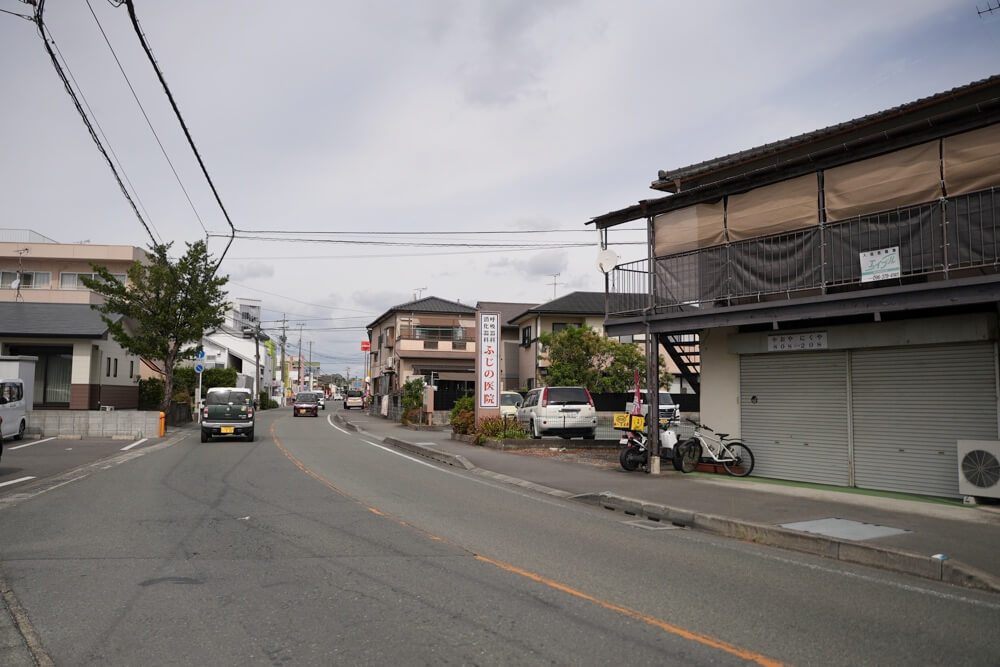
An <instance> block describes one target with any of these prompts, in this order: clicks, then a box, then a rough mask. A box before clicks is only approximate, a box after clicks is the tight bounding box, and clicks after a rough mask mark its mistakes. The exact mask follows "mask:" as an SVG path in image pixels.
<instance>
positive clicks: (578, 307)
mask: <svg viewBox="0 0 1000 667" xmlns="http://www.w3.org/2000/svg"><path fill="white" fill-rule="evenodd" d="M529 313H547V314H566V315H604V292H570V293H569V294H567V295H566V296H561V297H559V298H558V299H553V300H552V301H549V302H548V303H542V304H539V305H537V306H533V307H532V308H527V309H525V310H523V311H521V312H520V313H518V314H517V315H515V316H513V317H511V318H510V320H508V321H509V322H512V321H514V320H517V319H520V318H522V317H524V316H525V315H527V314H529Z"/></svg>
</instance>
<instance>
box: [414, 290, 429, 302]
mask: <svg viewBox="0 0 1000 667" xmlns="http://www.w3.org/2000/svg"><path fill="white" fill-rule="evenodd" d="M426 289H427V288H426V287H414V288H413V290H414V291H413V300H414V301H417V300H418V299H420V297H422V296H423V295H424V290H426Z"/></svg>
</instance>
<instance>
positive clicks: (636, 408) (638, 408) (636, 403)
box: [632, 371, 642, 415]
mask: <svg viewBox="0 0 1000 667" xmlns="http://www.w3.org/2000/svg"><path fill="white" fill-rule="evenodd" d="M632 414H634V415H641V414H642V393H641V392H640V391H639V371H636V372H635V397H634V398H633V399H632Z"/></svg>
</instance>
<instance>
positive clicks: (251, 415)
mask: <svg viewBox="0 0 1000 667" xmlns="http://www.w3.org/2000/svg"><path fill="white" fill-rule="evenodd" d="M247 417H249V418H250V419H253V408H249V409H248V410H247Z"/></svg>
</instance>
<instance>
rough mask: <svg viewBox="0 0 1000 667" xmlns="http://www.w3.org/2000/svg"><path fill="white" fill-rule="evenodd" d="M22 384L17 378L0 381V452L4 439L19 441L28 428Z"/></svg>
mask: <svg viewBox="0 0 1000 667" xmlns="http://www.w3.org/2000/svg"><path fill="white" fill-rule="evenodd" d="M27 407H28V406H27V403H26V401H25V399H24V382H22V381H21V380H20V379H17V378H10V379H0V452H2V448H3V444H2V443H3V441H4V439H5V438H13V439H14V440H20V439H21V438H23V437H24V429H26V428H27V426H28V417H27Z"/></svg>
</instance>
